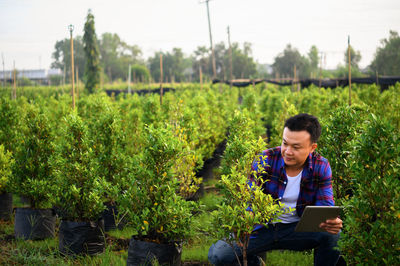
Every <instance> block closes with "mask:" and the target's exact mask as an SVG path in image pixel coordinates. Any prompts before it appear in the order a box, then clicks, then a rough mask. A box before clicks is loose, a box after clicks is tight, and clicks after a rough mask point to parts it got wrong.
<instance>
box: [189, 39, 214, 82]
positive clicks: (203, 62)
mask: <svg viewBox="0 0 400 266" xmlns="http://www.w3.org/2000/svg"><path fill="white" fill-rule="evenodd" d="M210 54H211V52H210V49H209V48H207V47H206V46H199V47H197V49H196V50H195V51H194V52H193V55H192V69H193V72H194V77H195V80H196V81H199V80H200V76H199V75H200V74H199V71H200V67H201V70H202V75H203V80H206V79H210V78H211V77H212V68H211V57H210Z"/></svg>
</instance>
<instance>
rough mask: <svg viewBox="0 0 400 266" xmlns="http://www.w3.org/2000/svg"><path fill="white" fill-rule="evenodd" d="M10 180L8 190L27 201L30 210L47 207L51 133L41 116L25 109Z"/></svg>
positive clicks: (33, 109)
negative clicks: (25, 198)
mask: <svg viewBox="0 0 400 266" xmlns="http://www.w3.org/2000/svg"><path fill="white" fill-rule="evenodd" d="M22 124H23V126H22V130H21V134H20V135H19V137H20V141H18V143H19V145H18V146H17V149H16V152H15V155H14V158H15V167H14V169H13V176H12V178H11V179H10V185H11V188H12V191H13V192H14V193H16V194H18V195H21V196H25V197H27V198H28V199H29V201H30V204H31V207H32V208H35V209H38V208H49V207H51V203H50V199H52V198H53V195H52V192H53V191H54V181H53V176H52V169H51V166H50V164H49V158H50V156H51V155H52V154H53V152H54V144H53V141H54V133H53V130H52V128H51V126H50V124H49V120H48V119H47V116H46V114H45V113H43V112H40V111H39V110H38V108H37V107H35V106H34V105H30V106H28V110H27V112H26V116H25V118H24V120H23V123H22Z"/></svg>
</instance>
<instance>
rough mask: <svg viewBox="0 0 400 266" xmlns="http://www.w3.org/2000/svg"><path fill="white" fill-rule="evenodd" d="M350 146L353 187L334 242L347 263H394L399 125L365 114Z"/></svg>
mask: <svg viewBox="0 0 400 266" xmlns="http://www.w3.org/2000/svg"><path fill="white" fill-rule="evenodd" d="M356 148H357V150H356V152H355V158H354V162H355V163H354V165H353V169H352V170H353V171H354V179H355V186H356V190H355V192H354V196H353V197H352V198H351V199H350V200H349V202H348V203H347V204H346V213H345V218H344V233H343V234H342V237H341V239H340V241H339V246H340V248H341V250H342V251H343V253H344V254H345V257H346V261H347V262H348V263H349V264H351V265H354V264H357V265H398V263H399V261H400V138H399V130H398V129H396V128H394V127H393V126H392V125H391V124H390V123H388V122H386V121H385V120H382V119H380V118H377V117H375V116H374V115H371V118H370V122H369V125H368V127H367V129H366V131H365V133H363V134H362V135H361V136H360V139H359V140H358V142H357V147H356Z"/></svg>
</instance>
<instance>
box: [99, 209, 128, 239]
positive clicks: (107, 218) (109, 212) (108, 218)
mask: <svg viewBox="0 0 400 266" xmlns="http://www.w3.org/2000/svg"><path fill="white" fill-rule="evenodd" d="M105 205H106V207H107V208H106V209H105V210H104V212H103V216H102V217H103V219H104V230H105V231H106V232H108V231H111V230H114V229H117V228H118V229H122V228H124V226H125V219H123V218H122V220H120V221H117V222H116V218H119V217H118V209H117V206H116V205H115V204H111V203H106V204H105ZM117 220H118V219H117Z"/></svg>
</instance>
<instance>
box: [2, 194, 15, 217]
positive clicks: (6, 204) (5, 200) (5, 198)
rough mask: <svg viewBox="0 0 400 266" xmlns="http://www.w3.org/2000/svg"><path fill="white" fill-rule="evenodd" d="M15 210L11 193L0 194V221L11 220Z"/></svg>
mask: <svg viewBox="0 0 400 266" xmlns="http://www.w3.org/2000/svg"><path fill="white" fill-rule="evenodd" d="M12 210H13V197H12V194H11V193H2V194H0V220H3V221H9V220H11V214H12Z"/></svg>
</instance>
